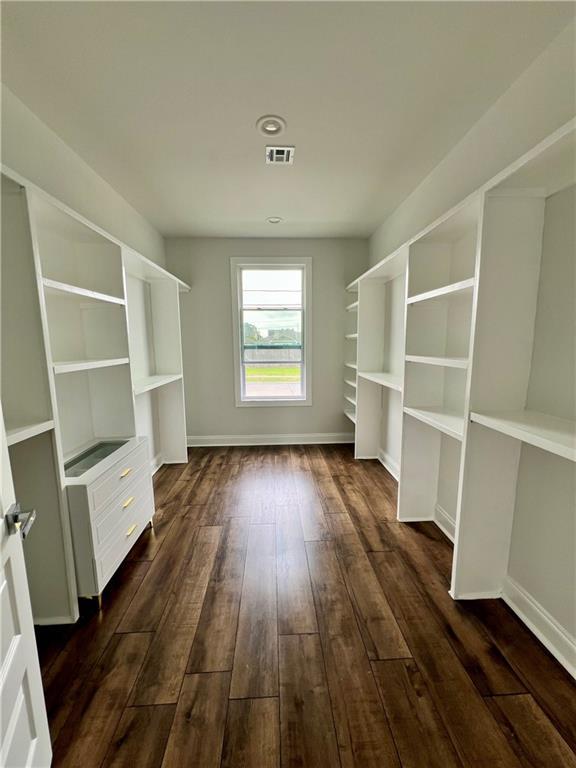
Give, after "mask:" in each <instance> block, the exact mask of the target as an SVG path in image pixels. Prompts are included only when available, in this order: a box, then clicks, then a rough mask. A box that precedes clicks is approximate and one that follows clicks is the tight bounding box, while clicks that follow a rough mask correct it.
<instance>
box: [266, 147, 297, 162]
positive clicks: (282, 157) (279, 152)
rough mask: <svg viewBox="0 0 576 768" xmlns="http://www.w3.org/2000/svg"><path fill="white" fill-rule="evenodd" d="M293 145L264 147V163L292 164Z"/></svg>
mask: <svg viewBox="0 0 576 768" xmlns="http://www.w3.org/2000/svg"><path fill="white" fill-rule="evenodd" d="M294 152H295V147H266V165H292V163H293V162H294Z"/></svg>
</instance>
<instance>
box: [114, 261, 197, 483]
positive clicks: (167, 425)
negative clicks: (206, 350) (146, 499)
mask: <svg viewBox="0 0 576 768" xmlns="http://www.w3.org/2000/svg"><path fill="white" fill-rule="evenodd" d="M123 263H124V269H125V273H126V295H127V309H128V329H129V347H130V365H131V370H132V381H133V393H134V407H135V415H136V429H137V433H138V434H139V435H147V436H148V439H149V441H150V446H151V454H152V463H153V468H154V469H155V468H157V467H159V466H161V465H162V464H164V463H183V462H186V460H187V437H186V415H185V400H184V383H183V375H182V341H181V331H180V304H179V293H180V292H181V291H187V290H190V289H189V286H187V285H186V284H185V283H183V282H182V281H181V280H179V279H178V278H175V277H174V276H173V275H171V274H170V273H169V272H167V271H166V270H164V269H162V267H159V266H157V265H156V264H154V263H153V262H150V261H148V260H147V259H144V258H143V257H142V256H140V255H139V254H137V253H135V252H133V251H131V250H129V249H124V251H123Z"/></svg>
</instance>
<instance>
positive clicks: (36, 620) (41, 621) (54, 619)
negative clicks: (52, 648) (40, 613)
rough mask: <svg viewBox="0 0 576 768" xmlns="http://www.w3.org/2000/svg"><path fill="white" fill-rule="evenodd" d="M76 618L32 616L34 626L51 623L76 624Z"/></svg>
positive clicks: (43, 625)
mask: <svg viewBox="0 0 576 768" xmlns="http://www.w3.org/2000/svg"><path fill="white" fill-rule="evenodd" d="M77 621H78V619H77V618H76V617H74V616H45V617H43V618H41V619H39V618H38V617H36V616H35V617H34V626H35V627H50V626H52V625H53V624H76V622H77Z"/></svg>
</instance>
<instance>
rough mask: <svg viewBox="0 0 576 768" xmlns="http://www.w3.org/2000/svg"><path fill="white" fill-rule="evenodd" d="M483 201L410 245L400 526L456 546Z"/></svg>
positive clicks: (478, 199) (474, 200)
mask: <svg viewBox="0 0 576 768" xmlns="http://www.w3.org/2000/svg"><path fill="white" fill-rule="evenodd" d="M481 206H482V197H481V195H476V196H475V197H473V198H472V199H471V200H470V201H468V203H467V204H465V205H464V206H461V207H460V208H459V209H457V210H456V211H455V212H454V213H453V215H451V216H449V217H447V218H446V219H444V220H443V221H441V222H440V224H438V225H437V226H435V227H433V228H431V229H430V230H428V231H427V232H426V233H425V234H424V235H423V236H422V237H420V238H418V239H417V240H415V241H414V242H412V243H411V244H410V247H409V256H408V275H409V278H408V291H407V302H406V303H407V307H406V347H405V378H404V381H405V389H404V427H403V433H402V468H403V470H402V483H401V485H400V492H399V501H398V519H399V520H402V521H414V520H434V521H435V522H436V523H437V524H438V525H439V526H440V527H441V528H442V529H443V530H444V532H445V533H447V535H448V536H449V537H450V538H451V539H453V538H454V534H455V525H456V522H455V521H456V510H457V500H458V488H459V478H460V466H461V454H462V441H463V440H464V434H465V430H466V415H467V408H468V402H467V401H468V390H469V355H470V348H471V330H472V318H473V311H474V297H475V286H476V273H477V257H478V246H479V233H480V219H481Z"/></svg>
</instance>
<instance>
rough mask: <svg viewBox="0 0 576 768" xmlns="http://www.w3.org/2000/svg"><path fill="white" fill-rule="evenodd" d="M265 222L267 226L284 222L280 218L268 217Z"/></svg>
mask: <svg viewBox="0 0 576 768" xmlns="http://www.w3.org/2000/svg"><path fill="white" fill-rule="evenodd" d="M266 221H267V222H268V224H280V222H281V221H284V219H283V218H282V217H281V216H268V218H267V219H266Z"/></svg>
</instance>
